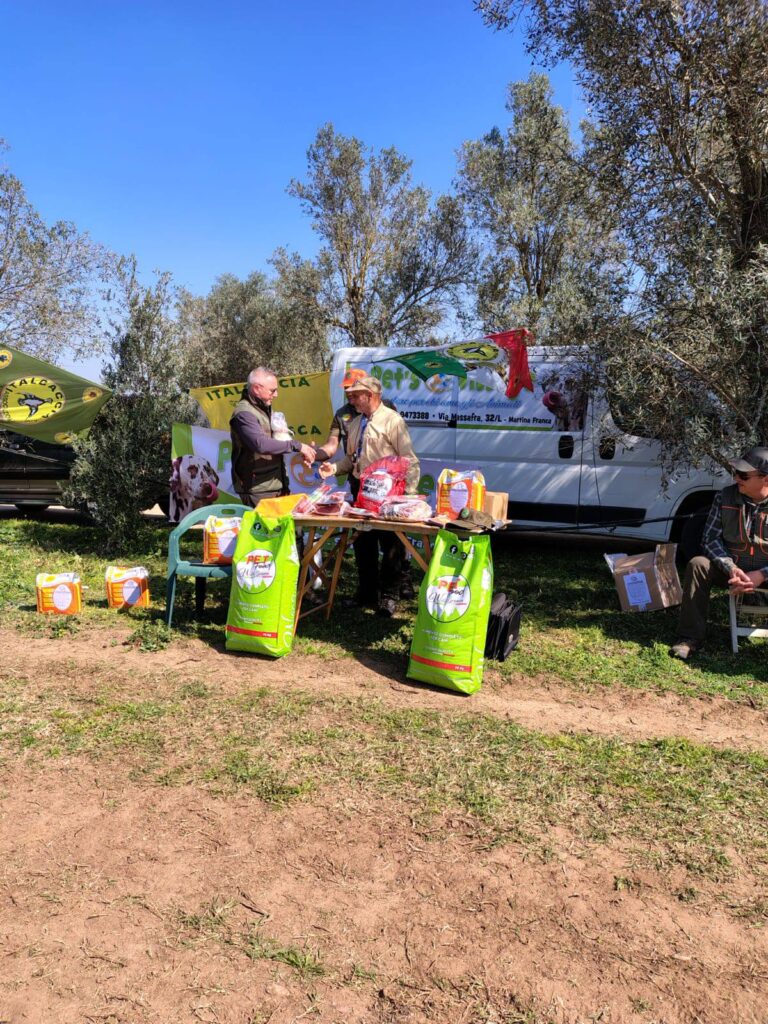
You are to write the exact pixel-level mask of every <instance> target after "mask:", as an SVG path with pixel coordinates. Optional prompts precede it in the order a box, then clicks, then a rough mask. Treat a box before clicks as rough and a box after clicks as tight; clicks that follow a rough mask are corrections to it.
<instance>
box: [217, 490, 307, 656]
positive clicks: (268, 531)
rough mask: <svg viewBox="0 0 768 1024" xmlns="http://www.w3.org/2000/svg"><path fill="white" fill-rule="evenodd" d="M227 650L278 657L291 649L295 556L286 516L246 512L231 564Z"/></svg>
mask: <svg viewBox="0 0 768 1024" xmlns="http://www.w3.org/2000/svg"><path fill="white" fill-rule="evenodd" d="M232 569H233V572H232V588H231V590H230V595H229V611H228V613H227V627H226V647H227V650H228V651H250V652H252V653H253V654H270V655H272V657H281V656H282V655H283V654H288V652H289V651H290V650H291V647H292V646H293V631H294V625H293V623H294V616H295V613H296V583H297V581H298V576H299V554H298V550H297V548H296V531H295V528H294V523H293V518H292V516H290V515H284V516H280V517H278V518H271V517H268V516H262V515H261V514H260V513H259V510H258V509H254V510H253V511H252V512H246V513H245V514H244V516H243V520H242V523H241V525H240V531H239V533H238V535H237V543H236V545H235V553H234V557H233V559H232Z"/></svg>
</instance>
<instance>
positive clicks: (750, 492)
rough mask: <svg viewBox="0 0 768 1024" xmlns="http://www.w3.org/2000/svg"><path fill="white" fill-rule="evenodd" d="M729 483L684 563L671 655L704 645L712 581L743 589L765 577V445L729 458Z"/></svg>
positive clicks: (767, 499)
mask: <svg viewBox="0 0 768 1024" xmlns="http://www.w3.org/2000/svg"><path fill="white" fill-rule="evenodd" d="M731 466H732V468H733V476H734V479H735V480H736V483H735V484H732V485H731V486H730V487H725V488H723V490H722V491H720V493H719V494H716V495H715V498H714V500H713V502H712V508H711V509H710V510H709V515H708V516H707V521H706V523H705V525H704V534H703V536H702V549H703V551H704V554H703V555H697V556H696V557H695V558H692V559H691V560H690V562H689V563H688V568H687V569H686V571H685V579H684V581H683V603H682V605H681V606H680V617H679V619H678V636H679V639H678V640H677V641H676V643H675V644H674V645H673V646H672V647H671V648H670V650H669V653H670V654H671V655H672V657H673V658H680V660H681V661H687V660H688V658H689V657H690V656H691V655H692V654H695V653H696V652H697V651H700V650H701V648H702V647H703V646H704V636H705V633H706V629H707V611H708V609H709V593H710V590H711V589H712V584H713V583H718V584H721V585H722V586H728V587H730V588H731V590H732V591H736V592H740V593H747V592H749V591H751V590H754V589H755V588H756V587H762V586H763V585H764V584H765V582H766V580H768V448H750V450H749V451H748V452H745V454H744V455H743V456H742V458H740V459H734V460H733V461H732V462H731Z"/></svg>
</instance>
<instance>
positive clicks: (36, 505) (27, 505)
mask: <svg viewBox="0 0 768 1024" xmlns="http://www.w3.org/2000/svg"><path fill="white" fill-rule="evenodd" d="M14 504H15V505H16V508H17V509H18V510H19V512H20V513H21V514H22V515H23V516H28V515H31V514H32V513H33V512H45V510H46V509H47V508H48V507H49V506H48V502H47V501H17V502H14Z"/></svg>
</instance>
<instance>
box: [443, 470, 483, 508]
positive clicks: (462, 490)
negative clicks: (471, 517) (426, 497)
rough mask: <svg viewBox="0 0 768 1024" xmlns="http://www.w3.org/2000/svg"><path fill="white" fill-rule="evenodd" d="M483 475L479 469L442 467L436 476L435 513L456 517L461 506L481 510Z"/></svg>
mask: <svg viewBox="0 0 768 1024" xmlns="http://www.w3.org/2000/svg"><path fill="white" fill-rule="evenodd" d="M484 501H485V477H484V476H483V474H482V473H481V472H480V470H479V469H467V470H459V469H444V470H443V471H442V473H441V474H440V476H439V477H438V478H437V508H436V511H437V514H438V515H439V516H447V517H448V518H449V519H458V518H459V513H460V512H461V510H462V509H463V508H474V509H478V510H480V511H481V510H482V508H483V503H484Z"/></svg>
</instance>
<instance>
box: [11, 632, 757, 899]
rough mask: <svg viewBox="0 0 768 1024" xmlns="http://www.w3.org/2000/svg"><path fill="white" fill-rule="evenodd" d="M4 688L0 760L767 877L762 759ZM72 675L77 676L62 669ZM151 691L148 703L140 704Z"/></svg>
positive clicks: (318, 706) (164, 682) (307, 710)
mask: <svg viewBox="0 0 768 1024" xmlns="http://www.w3.org/2000/svg"><path fill="white" fill-rule="evenodd" d="M49 667H50V671H51V674H52V677H53V678H55V679H56V685H55V686H51V687H50V688H45V687H42V688H41V687H40V685H39V683H38V684H37V685H36V684H35V681H34V680H32V679H24V678H5V679H0V716H2V726H1V727H0V749H2V750H3V751H4V754H3V756H2V758H1V759H0V763H1V762H2V761H4V762H5V763H6V764H11V763H13V762H14V761H15V760H17V759H18V758H19V757H20V756H23V757H24V760H25V763H26V764H27V766H29V765H31V764H38V765H40V766H44V765H46V764H50V762H51V761H52V760H57V759H61V758H68V757H72V756H78V755H84V756H86V757H88V758H90V759H94V760H96V761H98V762H101V763H104V764H105V766H107V765H109V763H110V762H113V761H120V762H121V763H125V762H127V763H128V764H129V765H130V771H131V775H132V777H133V778H134V780H141V781H143V782H147V783H149V784H151V785H169V786H176V785H193V786H197V787H204V788H206V789H210V790H213V791H214V792H216V793H219V794H222V795H224V796H226V795H227V794H231V793H233V792H234V791H237V790H244V791H246V792H248V793H250V794H251V795H253V796H255V797H257V798H258V799H260V800H263V801H265V802H267V803H269V804H273V805H275V806H284V805H287V804H289V803H291V802H292V801H294V800H297V799H303V798H305V797H310V796H313V795H315V794H318V793H319V792H321V791H323V790H324V789H326V788H328V787H331V788H332V787H333V786H334V785H336V784H338V782H339V780H344V783H345V785H352V786H353V787H355V788H359V789H361V790H366V791H369V792H373V793H378V794H380V795H382V796H387V797H394V798H396V799H400V800H404V801H405V802H407V803H408V804H409V806H410V813H411V815H412V816H413V817H414V820H415V821H417V822H418V823H419V826H420V828H421V829H423V830H424V831H425V832H427V833H428V832H429V831H430V828H431V827H432V826H431V824H430V823H431V822H433V820H434V818H435V816H437V815H443V814H451V813H460V814H464V815H467V816H469V818H470V820H471V822H472V825H471V831H472V832H473V833H474V834H475V835H476V836H478V837H480V838H482V840H483V842H485V843H487V844H491V845H495V844H498V843H506V842H509V841H512V842H519V843H524V844H526V845H531V846H532V848H533V849H535V850H538V851H539V853H540V855H541V856H544V857H545V856H546V855H547V850H548V849H549V847H550V840H549V838H548V836H549V835H550V833H551V831H552V830H553V829H554V828H557V827H565V828H567V829H568V831H569V833H570V834H571V835H572V836H575V837H577V838H578V841H579V842H581V843H586V844H590V845H591V844H604V843H609V842H613V841H614V840H621V841H630V842H631V841H635V840H638V841H639V840H641V839H643V838H645V840H646V841H647V839H648V837H650V836H652V837H653V840H654V841H653V844H652V851H653V852H652V857H653V858H654V859H655V860H658V861H660V862H664V863H665V864H666V865H668V866H669V865H672V864H674V865H678V866H681V867H683V868H685V869H686V870H687V871H690V872H692V873H693V874H700V875H706V876H708V877H711V878H715V879H717V878H724V877H726V876H727V875H728V874H729V871H730V853H729V851H732V850H734V849H736V850H738V851H739V855H740V856H742V857H744V858H746V859H747V860H748V861H749V862H750V864H751V866H752V869H753V870H758V871H760V872H762V871H764V869H765V868H766V867H768V857H767V855H766V851H767V850H768V840H767V839H766V836H768V789H766V786H765V782H764V780H765V778H766V773H767V771H768V759H766V758H765V757H762V756H760V755H758V754H748V753H737V752H734V751H728V750H726V751H713V750H712V749H711V748H708V747H704V746H700V745H696V744H693V743H690V742H688V741H686V740H682V739H673V740H648V741H645V742H640V743H626V742H619V741H616V740H610V739H597V738H593V737H589V736H581V735H567V736H543V735H541V734H538V733H535V732H532V731H530V730H526V729H522V728H520V727H519V726H517V725H515V724H514V723H512V722H508V721H504V720H500V719H498V718H496V717H493V716H488V715H478V714H472V713H470V712H468V713H467V714H465V715H459V716H447V715H443V714H441V713H438V712H432V711H424V710H401V709H393V708H392V707H389V706H387V704H386V703H384V702H382V701H380V700H376V699H369V698H360V699H349V698H340V697H326V698H322V697H318V696H317V695H314V696H313V695H310V694H305V693H298V694H297V693H294V694H290V695H283V694H279V693H275V692H274V691H272V690H269V689H267V688H255V689H248V688H247V687H244V688H243V689H242V691H240V692H238V693H237V694H236V695H235V696H231V697H224V696H222V695H221V694H219V693H217V692H216V691H215V689H214V688H213V687H209V686H208V685H206V683H205V682H204V681H203V680H200V679H191V680H187V681H185V682H183V683H181V682H180V680H178V679H168V678H167V677H166V678H163V677H155V678H152V679H147V680H145V681H144V683H145V685H144V687H143V691H144V695H143V696H142V697H136V696H135V695H133V694H129V695H126V694H125V693H124V692H117V691H116V689H115V685H114V684H115V680H114V679H113V678H112V677H109V676H104V677H101V678H100V677H98V676H96V677H95V678H94V679H93V680H92V685H91V686H90V688H89V693H88V694H87V695H84V694H83V693H82V691H81V690H80V689H77V688H72V689H70V688H69V687H68V686H67V675H68V672H67V664H66V656H65V653H64V652H62V660H61V663H60V664H57V663H55V662H51V663H50V666H49ZM69 674H70V676H71V674H72V673H71V671H70V673H69ZM147 690H150V691H152V692H153V693H155V694H156V696H154V697H153V698H152V699H147V698H146V696H145V694H146V692H147Z"/></svg>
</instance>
